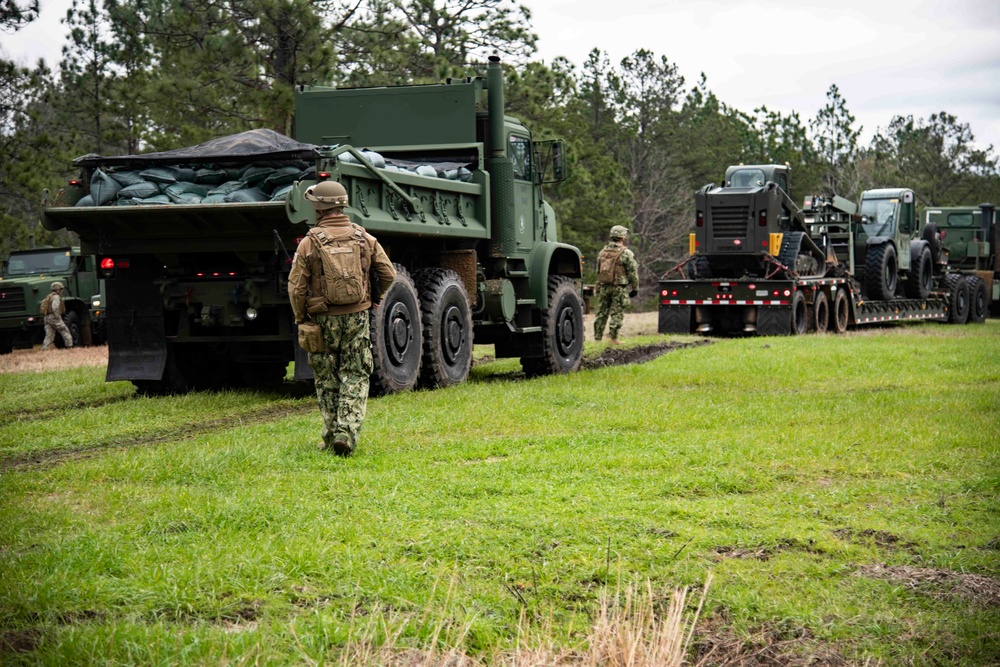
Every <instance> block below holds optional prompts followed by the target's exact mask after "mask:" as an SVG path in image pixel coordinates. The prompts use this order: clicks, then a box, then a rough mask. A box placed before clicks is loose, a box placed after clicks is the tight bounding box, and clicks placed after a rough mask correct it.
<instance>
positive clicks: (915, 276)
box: [903, 241, 934, 299]
mask: <svg viewBox="0 0 1000 667" xmlns="http://www.w3.org/2000/svg"><path fill="white" fill-rule="evenodd" d="M914 243H918V241H914ZM903 287H904V289H905V290H906V296H908V297H910V298H911V299H926V298H927V295H928V294H930V292H931V288H933V287H934V264H933V262H931V251H930V249H929V248H928V247H927V246H926V245H924V246H923V247H922V248H921V250H920V252H919V254H917V256H916V257H914V258H913V260H912V262H911V263H910V275H908V276H907V277H906V284H905V285H903Z"/></svg>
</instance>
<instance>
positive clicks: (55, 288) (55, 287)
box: [52, 280, 65, 292]
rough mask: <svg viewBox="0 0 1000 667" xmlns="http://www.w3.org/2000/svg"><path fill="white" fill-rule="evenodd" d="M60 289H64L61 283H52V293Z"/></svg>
mask: <svg viewBox="0 0 1000 667" xmlns="http://www.w3.org/2000/svg"><path fill="white" fill-rule="evenodd" d="M61 289H65V287H63V284H62V283H61V282H59V281H58V280H57V281H55V282H54V283H52V291H53V292H55V291H56V290H61Z"/></svg>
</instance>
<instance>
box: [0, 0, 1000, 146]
mask: <svg viewBox="0 0 1000 667" xmlns="http://www.w3.org/2000/svg"><path fill="white" fill-rule="evenodd" d="M520 2H521V4H523V5H525V6H527V7H528V8H529V9H531V11H532V15H533V17H532V26H533V28H534V30H535V32H536V33H537V34H538V35H539V38H540V39H539V44H538V45H539V56H540V57H541V58H542V59H544V60H545V61H547V62H551V60H552V59H553V58H555V57H556V56H565V57H566V58H568V59H569V60H570V61H571V62H573V63H575V64H577V65H580V64H582V63H583V62H584V60H585V59H586V56H587V53H588V52H589V51H590V50H591V49H593V48H594V47H597V48H600V49H602V50H603V51H605V52H607V54H608V56H609V57H610V59H611V61H612V62H617V61H619V60H620V59H621V58H623V57H624V56H627V55H629V54H631V53H632V52H634V51H635V50H637V49H639V48H646V49H648V50H650V51H653V52H654V53H656V54H657V56H659V55H664V56H666V57H667V58H668V59H669V60H670V61H671V62H673V63H676V64H677V66H678V68H679V70H680V73H681V74H682V75H683V76H684V77H685V79H686V81H687V82H688V84H689V85H691V84H694V83H695V82H696V81H697V80H698V77H699V76H700V74H701V73H702V72H704V73H705V74H706V76H707V77H708V86H709V88H710V89H711V90H712V91H714V92H715V93H716V95H718V97H719V98H720V99H721V100H722V101H724V102H726V103H727V104H729V105H730V106H734V107H736V108H738V109H741V110H743V111H747V112H750V111H752V110H753V109H754V108H756V107H758V106H761V105H766V106H767V107H768V108H769V109H775V110H779V111H782V112H784V113H788V112H790V111H793V110H794V111H798V112H799V114H800V116H801V117H802V118H803V120H804V121H807V120H808V119H810V118H812V117H813V116H815V114H816V112H817V111H818V110H819V109H820V108H821V107H822V106H823V105H824V104H825V102H826V91H827V90H828V89H829V87H830V85H831V84H837V86H838V87H839V88H840V92H841V95H842V96H843V97H844V99H845V100H846V102H847V106H848V109H849V110H850V112H851V113H853V114H854V116H855V117H856V118H857V122H858V124H859V125H860V126H863V134H864V138H865V139H866V140H867V139H868V138H869V137H870V136H871V134H872V133H873V132H874V131H875V130H876V129H877V128H879V127H885V126H886V125H888V123H889V121H890V120H891V119H892V117H893V116H894V115H897V114H898V115H904V116H905V115H909V114H912V115H913V116H914V117H918V118H927V117H928V116H930V114H932V113H935V112H938V111H947V112H948V113H950V114H952V115H954V116H957V117H958V119H959V121H960V122H963V123H968V124H969V125H970V126H971V128H972V132H973V134H974V135H975V136H976V139H977V143H979V144H980V145H981V146H982V147H985V146H986V145H987V144H992V145H993V146H994V154H995V155H996V154H1000V0H909V1H906V2H904V1H903V0H867V1H865V2H861V1H858V0H840V1H839V2H836V1H831V0H796V1H795V2H788V1H787V0H781V1H779V0H743V1H739V0H520ZM41 4H42V17H41V18H40V19H39V20H38V21H35V22H34V23H33V24H31V25H30V26H28V27H27V28H25V29H23V30H21V31H20V32H18V33H15V34H14V35H4V34H0V43H2V45H3V47H4V50H5V51H6V52H7V54H8V57H14V58H15V59H18V60H22V59H23V60H25V61H26V62H28V63H30V62H32V61H34V60H35V59H37V58H39V57H44V58H46V59H47V60H48V61H49V63H50V65H52V66H53V67H55V66H56V64H57V63H58V60H59V55H60V48H61V46H62V44H63V42H64V40H65V34H66V30H65V26H63V25H61V24H60V23H59V19H60V18H62V17H63V16H65V13H66V9H67V8H68V6H69V5H70V0H41Z"/></svg>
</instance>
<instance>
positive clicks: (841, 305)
mask: <svg viewBox="0 0 1000 667" xmlns="http://www.w3.org/2000/svg"><path fill="white" fill-rule="evenodd" d="M850 317H851V312H850V304H849V303H848V301H847V292H846V291H845V290H844V289H838V290H837V292H836V294H835V295H834V297H833V320H832V321H831V324H833V333H839V334H842V333H844V332H846V331H847V323H848V321H849V320H850Z"/></svg>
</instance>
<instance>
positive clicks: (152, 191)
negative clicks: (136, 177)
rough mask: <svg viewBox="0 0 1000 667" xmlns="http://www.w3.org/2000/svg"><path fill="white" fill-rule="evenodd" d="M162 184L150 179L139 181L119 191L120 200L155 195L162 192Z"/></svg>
mask: <svg viewBox="0 0 1000 667" xmlns="http://www.w3.org/2000/svg"><path fill="white" fill-rule="evenodd" d="M160 192H161V191H160V186H159V185H157V184H156V183H151V182H150V181H139V182H138V183H136V184H134V185H130V186H128V187H126V188H122V189H121V190H120V191H119V192H118V200H119V201H121V200H122V199H133V198H136V199H145V198H146V197H155V196H156V195H158V194H160Z"/></svg>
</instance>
